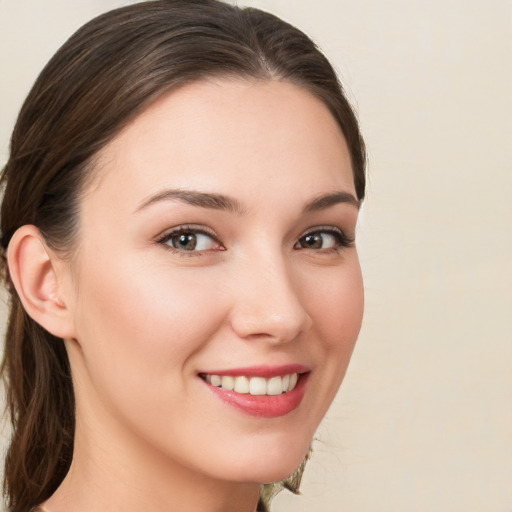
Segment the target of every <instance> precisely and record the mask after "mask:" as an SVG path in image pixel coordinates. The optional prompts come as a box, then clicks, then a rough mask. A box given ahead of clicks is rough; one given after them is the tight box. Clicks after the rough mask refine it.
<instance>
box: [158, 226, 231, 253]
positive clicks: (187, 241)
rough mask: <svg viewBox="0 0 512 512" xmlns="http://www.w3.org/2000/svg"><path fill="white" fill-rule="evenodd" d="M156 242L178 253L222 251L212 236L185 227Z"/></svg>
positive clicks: (196, 229) (167, 234)
mask: <svg viewBox="0 0 512 512" xmlns="http://www.w3.org/2000/svg"><path fill="white" fill-rule="evenodd" d="M157 242H158V243H160V244H164V245H167V246H169V247H170V248H171V249H174V250H176V251H180V252H200V251H208V250H212V249H213V250H222V246H221V245H220V244H219V242H218V241H217V240H216V239H215V237H214V236H213V235H212V234H209V233H206V232H205V231H203V230H200V229H198V228H189V227H185V226H183V227H180V228H177V229H174V230H172V231H170V232H168V233H166V234H165V235H164V236H162V237H161V238H160V239H159V240H157Z"/></svg>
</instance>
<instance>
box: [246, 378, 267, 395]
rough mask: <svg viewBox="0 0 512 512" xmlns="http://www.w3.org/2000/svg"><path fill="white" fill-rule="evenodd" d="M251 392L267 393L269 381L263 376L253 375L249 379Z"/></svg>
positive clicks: (257, 393)
mask: <svg viewBox="0 0 512 512" xmlns="http://www.w3.org/2000/svg"><path fill="white" fill-rule="evenodd" d="M249 393H250V394H251V395H266V394H267V381H266V379H264V378H263V377H253V378H252V379H251V380H250V381H249Z"/></svg>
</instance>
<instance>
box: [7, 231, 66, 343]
mask: <svg viewBox="0 0 512 512" xmlns="http://www.w3.org/2000/svg"><path fill="white" fill-rule="evenodd" d="M7 265H8V268H9V276H10V278H11V281H12V283H13V285H14V287H15V288H16V291H17V293H18V296H19V298H20V300H21V303H22V304H23V307H24V309H25V311H26V312H27V314H28V315H29V316H30V317H31V318H32V319H33V320H35V321H36V322H37V323H38V324H39V325H41V326H42V327H44V328H45V329H46V330H47V331H48V332H50V333H51V334H53V335H54V336H57V337H59V338H64V339H72V338H74V337H75V332H74V324H73V321H72V316H71V315H70V311H69V309H68V307H67V306H66V302H65V299H64V298H63V297H62V295H61V294H62V292H63V290H62V287H61V286H60V281H59V277H61V278H62V277H64V276H59V275H58V272H57V270H60V271H61V272H60V273H61V274H62V273H63V272H64V269H65V268H66V266H65V265H64V264H63V261H62V260H60V259H58V258H57V256H56V255H55V254H54V253H53V252H52V251H51V250H50V249H49V248H48V247H47V245H46V243H45V241H44V239H43V236H42V235H41V233H40V231H39V230H38V229H37V228H36V227H35V226H31V225H25V226H22V227H21V228H19V229H18V230H17V231H16V232H15V233H14V235H13V237H12V238H11V240H10V242H9V246H8V248H7Z"/></svg>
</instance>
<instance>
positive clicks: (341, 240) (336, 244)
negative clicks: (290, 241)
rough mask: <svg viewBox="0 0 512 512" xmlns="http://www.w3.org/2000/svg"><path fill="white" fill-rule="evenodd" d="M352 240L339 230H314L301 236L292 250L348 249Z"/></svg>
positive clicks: (333, 228)
mask: <svg viewBox="0 0 512 512" xmlns="http://www.w3.org/2000/svg"><path fill="white" fill-rule="evenodd" d="M353 243H354V240H353V239H351V238H349V237H347V236H346V235H345V233H343V231H341V229H338V228H335V227H330V228H316V229H315V230H314V231H310V232H309V233H306V234H304V235H302V236H301V237H300V238H299V240H298V241H297V243H296V244H295V246H294V249H313V250H327V251H328V250H330V249H331V250H336V249H338V248H340V247H350V246H352V245H353Z"/></svg>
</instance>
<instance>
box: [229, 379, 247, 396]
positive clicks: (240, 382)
mask: <svg viewBox="0 0 512 512" xmlns="http://www.w3.org/2000/svg"><path fill="white" fill-rule="evenodd" d="M233 389H234V390H235V391H236V392H237V393H242V394H244V395H245V394H247V393H249V379H248V378H247V377H236V379H235V386H234V388H233Z"/></svg>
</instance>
